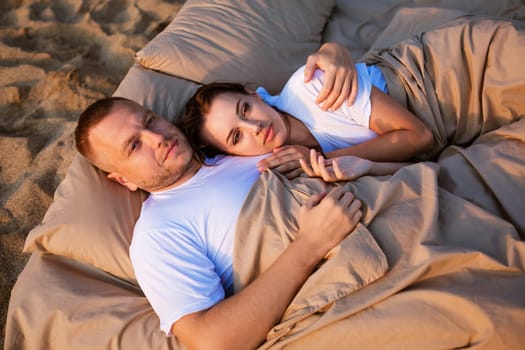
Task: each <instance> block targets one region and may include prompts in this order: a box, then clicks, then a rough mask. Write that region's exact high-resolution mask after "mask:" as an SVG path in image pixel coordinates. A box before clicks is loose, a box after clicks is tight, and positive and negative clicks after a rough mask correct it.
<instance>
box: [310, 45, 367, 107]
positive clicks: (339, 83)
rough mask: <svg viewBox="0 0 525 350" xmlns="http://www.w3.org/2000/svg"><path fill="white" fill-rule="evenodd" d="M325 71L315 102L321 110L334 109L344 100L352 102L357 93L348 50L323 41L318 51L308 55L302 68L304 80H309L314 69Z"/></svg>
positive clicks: (355, 74)
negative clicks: (321, 86)
mask: <svg viewBox="0 0 525 350" xmlns="http://www.w3.org/2000/svg"><path fill="white" fill-rule="evenodd" d="M318 68H319V69H321V70H322V71H324V72H325V75H324V84H323V88H322V89H321V92H320V93H319V96H318V97H317V99H316V103H317V104H319V105H320V106H321V108H322V109H323V110H331V111H335V110H336V109H338V108H339V107H340V106H341V105H342V104H343V103H344V101H345V100H346V102H347V103H348V105H349V106H350V105H352V104H353V103H354V100H355V97H356V95H357V91H358V86H357V73H356V71H355V65H354V61H353V60H352V56H351V55H350V52H349V51H348V50H347V49H346V48H345V47H343V46H341V45H339V44H337V43H325V44H323V45H322V46H321V48H319V51H317V52H316V53H313V54H311V55H310V56H308V59H307V60H306V65H305V69H304V81H305V83H307V82H309V81H310V80H311V79H312V77H313V76H314V72H315V70H316V69H318Z"/></svg>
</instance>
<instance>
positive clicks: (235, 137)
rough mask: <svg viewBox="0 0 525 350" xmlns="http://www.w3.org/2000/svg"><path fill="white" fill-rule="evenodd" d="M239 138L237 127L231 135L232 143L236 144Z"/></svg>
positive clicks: (239, 132)
mask: <svg viewBox="0 0 525 350" xmlns="http://www.w3.org/2000/svg"><path fill="white" fill-rule="evenodd" d="M240 140H241V131H240V130H239V129H237V130H235V131H234V133H233V137H232V143H233V145H234V146H235V145H236V144H238V143H239V141H240Z"/></svg>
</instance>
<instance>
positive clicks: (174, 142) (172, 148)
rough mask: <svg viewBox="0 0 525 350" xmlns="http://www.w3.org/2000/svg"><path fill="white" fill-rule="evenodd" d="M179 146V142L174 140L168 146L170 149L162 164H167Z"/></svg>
mask: <svg viewBox="0 0 525 350" xmlns="http://www.w3.org/2000/svg"><path fill="white" fill-rule="evenodd" d="M178 145H179V141H178V140H173V142H171V143H170V144H169V145H168V149H167V150H166V154H165V155H164V159H163V160H162V162H165V161H166V159H168V157H169V155H170V154H173V153H174V151H175V149H176V148H177V146H178Z"/></svg>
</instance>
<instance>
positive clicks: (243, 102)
mask: <svg viewBox="0 0 525 350" xmlns="http://www.w3.org/2000/svg"><path fill="white" fill-rule="evenodd" d="M286 135H287V126H286V123H285V122H284V119H283V117H282V116H281V114H280V113H279V112H277V111H276V110H275V109H274V108H272V107H271V106H269V105H268V104H266V103H265V102H264V101H262V100H261V99H260V97H259V96H258V95H257V94H255V93H254V94H250V95H242V94H238V93H229V92H228V93H222V94H219V95H217V96H216V97H215V98H214V99H213V100H212V102H211V105H210V109H209V113H208V114H207V115H205V116H204V123H203V128H202V131H201V138H202V139H203V141H204V142H205V143H206V144H208V145H211V146H214V147H216V148H218V149H220V150H222V151H223V152H226V153H229V154H233V155H239V156H254V155H260V154H265V153H269V152H271V151H272V150H273V149H274V148H276V147H280V146H282V145H284V144H285V142H286V137H287V136H286Z"/></svg>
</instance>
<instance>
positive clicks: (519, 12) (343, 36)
mask: <svg viewBox="0 0 525 350" xmlns="http://www.w3.org/2000/svg"><path fill="white" fill-rule="evenodd" d="M517 3H519V1H493V0H477V1H474V2H473V1H469V0H459V1H448V0H426V1H420V0H380V1H379V0H375V1H354V0H336V4H335V6H334V9H333V13H332V17H331V19H330V21H328V23H327V25H326V28H325V31H324V33H323V42H327V41H335V42H338V43H339V44H341V45H344V46H346V47H347V48H349V49H350V51H351V52H352V57H353V58H354V59H355V60H359V59H360V58H361V57H362V56H363V55H364V54H365V53H366V52H367V51H368V50H369V48H370V45H371V44H372V43H373V42H374V41H376V40H380V41H381V43H382V44H383V43H384V44H387V41H388V42H389V43H395V42H397V41H396V40H403V39H406V38H408V37H410V36H411V35H412V34H413V33H416V32H418V31H421V30H424V31H426V30H429V29H430V28H432V27H435V26H436V25H437V24H439V23H444V22H445V21H446V20H447V19H450V17H451V16H455V15H457V14H461V13H469V14H486V15H491V16H500V17H507V18H514V19H518V20H523V18H524V16H525V7H523V6H518V5H517ZM425 7H427V9H424V8H425ZM429 7H432V8H434V13H433V14H432V9H429ZM419 8H423V9H422V11H418V10H419ZM438 8H439V9H441V10H442V11H440V10H438ZM403 9H405V10H408V11H406V12H404V14H405V15H406V17H402V16H401V14H397V20H396V22H397V23H395V25H400V26H401V28H400V30H401V31H400V32H397V30H398V28H393V29H394V31H391V30H390V28H387V26H388V25H389V23H390V21H392V19H393V18H394V16H396V13H398V10H403ZM447 9H448V10H447ZM455 11H457V13H454V12H455ZM401 13H403V12H401ZM442 15H443V16H444V17H441V16H442ZM420 16H421V17H420ZM380 35H381V38H380V39H379V36H380ZM407 35H408V36H407ZM387 46H388V45H387Z"/></svg>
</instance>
